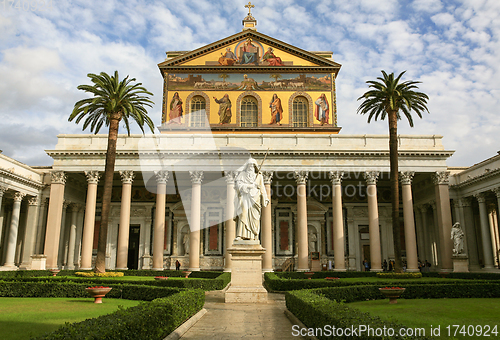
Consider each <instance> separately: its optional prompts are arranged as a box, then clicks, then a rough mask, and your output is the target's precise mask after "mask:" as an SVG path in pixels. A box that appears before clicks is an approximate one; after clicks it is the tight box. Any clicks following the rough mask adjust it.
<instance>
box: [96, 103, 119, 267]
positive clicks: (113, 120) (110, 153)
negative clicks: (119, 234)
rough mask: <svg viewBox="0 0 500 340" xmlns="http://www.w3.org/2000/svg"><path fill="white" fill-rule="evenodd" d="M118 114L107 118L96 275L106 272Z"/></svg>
mask: <svg viewBox="0 0 500 340" xmlns="http://www.w3.org/2000/svg"><path fill="white" fill-rule="evenodd" d="M120 117H121V114H120V113H112V114H111V115H110V117H109V133H108V150H107V152H106V166H105V168H104V193H103V197H102V210H101V227H100V228H99V239H98V242H97V258H96V261H95V268H94V271H95V272H96V273H104V272H106V244H107V239H108V220H109V210H110V207H111V191H112V189H113V175H114V173H115V160H116V140H117V138H118V127H119V122H120Z"/></svg>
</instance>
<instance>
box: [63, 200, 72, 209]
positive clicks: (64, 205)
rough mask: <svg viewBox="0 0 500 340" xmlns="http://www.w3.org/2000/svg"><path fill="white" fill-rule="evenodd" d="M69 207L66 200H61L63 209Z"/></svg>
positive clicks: (69, 203) (68, 202)
mask: <svg viewBox="0 0 500 340" xmlns="http://www.w3.org/2000/svg"><path fill="white" fill-rule="evenodd" d="M70 205H71V202H70V201H68V200H63V209H68V207H69V206H70Z"/></svg>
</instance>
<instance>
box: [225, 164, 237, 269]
mask: <svg viewBox="0 0 500 340" xmlns="http://www.w3.org/2000/svg"><path fill="white" fill-rule="evenodd" d="M224 176H225V177H226V184H227V186H226V190H227V194H226V218H225V219H226V222H225V226H226V233H225V235H226V242H225V243H226V248H225V249H224V260H225V262H224V271H225V272H230V271H231V254H230V253H229V252H228V251H227V250H228V249H229V248H231V246H232V245H233V241H234V238H235V233H236V230H235V224H234V219H233V218H234V179H235V178H236V172H235V171H224Z"/></svg>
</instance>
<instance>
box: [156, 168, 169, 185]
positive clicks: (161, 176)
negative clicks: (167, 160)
mask: <svg viewBox="0 0 500 340" xmlns="http://www.w3.org/2000/svg"><path fill="white" fill-rule="evenodd" d="M168 176H169V173H168V171H165V170H160V171H155V177H156V183H157V184H166V183H167V181H168Z"/></svg>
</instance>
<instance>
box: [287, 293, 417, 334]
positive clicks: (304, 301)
mask: <svg viewBox="0 0 500 340" xmlns="http://www.w3.org/2000/svg"><path fill="white" fill-rule="evenodd" d="M285 298H286V307H287V309H288V310H289V311H290V312H292V313H293V314H294V315H295V316H296V317H298V318H299V319H300V320H301V321H302V322H303V323H304V324H305V325H306V327H308V328H313V329H315V330H317V329H323V331H325V330H327V329H326V327H325V325H328V326H335V327H336V328H343V329H352V328H354V329H358V330H359V328H360V326H370V327H371V328H384V327H386V328H393V329H394V330H395V332H394V333H395V335H394V336H393V337H391V339H402V337H398V336H397V334H398V329H400V328H402V327H403V326H402V325H398V324H395V323H391V322H388V321H382V320H381V319H380V318H379V317H374V316H371V315H370V314H368V313H364V312H361V311H359V310H357V309H353V308H350V307H348V306H346V305H345V304H343V303H337V302H335V301H332V300H330V299H328V298H326V297H324V296H321V295H318V294H315V293H314V292H313V291H311V290H301V291H293V292H287V293H286V296H285ZM316 335H317V337H318V338H319V339H331V338H332V336H329V334H325V333H323V334H318V333H316ZM332 335H333V334H332ZM356 335H357V336H345V335H344V336H334V337H335V338H341V339H342V338H345V339H350V338H357V339H373V338H374V337H373V336H370V335H369V334H366V333H364V334H360V333H359V332H358V333H357V334H356ZM421 339H425V338H421Z"/></svg>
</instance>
